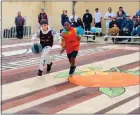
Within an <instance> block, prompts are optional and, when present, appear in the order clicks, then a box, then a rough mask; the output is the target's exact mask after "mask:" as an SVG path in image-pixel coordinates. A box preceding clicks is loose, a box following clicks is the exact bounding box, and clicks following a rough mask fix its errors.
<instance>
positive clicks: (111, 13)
mask: <svg viewBox="0 0 140 115" xmlns="http://www.w3.org/2000/svg"><path fill="white" fill-rule="evenodd" d="M114 16H115V13H114V12H112V8H111V7H109V8H108V12H106V14H105V16H104V20H106V34H108V31H109V23H110V22H111V20H112V18H113V17H114Z"/></svg>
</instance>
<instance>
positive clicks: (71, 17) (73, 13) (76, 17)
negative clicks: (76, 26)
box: [69, 12, 78, 22]
mask: <svg viewBox="0 0 140 115" xmlns="http://www.w3.org/2000/svg"><path fill="white" fill-rule="evenodd" d="M72 19H74V21H75V22H77V19H78V16H76V15H75V12H72V15H71V16H70V17H69V21H70V22H72Z"/></svg>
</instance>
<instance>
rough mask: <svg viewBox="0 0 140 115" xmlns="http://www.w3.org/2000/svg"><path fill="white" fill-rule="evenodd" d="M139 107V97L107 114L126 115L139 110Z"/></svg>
mask: <svg viewBox="0 0 140 115" xmlns="http://www.w3.org/2000/svg"><path fill="white" fill-rule="evenodd" d="M138 107H140V97H137V98H135V99H133V100H131V101H129V102H127V103H125V104H123V105H121V106H119V107H117V108H115V109H113V110H111V111H109V112H107V113H106V114H112V113H113V114H116V113H118V114H119V113H121V114H123V113H124V114H126V113H129V112H131V111H133V110H135V109H137V108H138Z"/></svg>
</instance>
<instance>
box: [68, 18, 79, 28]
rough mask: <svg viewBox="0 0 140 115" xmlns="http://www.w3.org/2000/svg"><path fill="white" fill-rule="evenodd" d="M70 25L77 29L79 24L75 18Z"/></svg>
mask: <svg viewBox="0 0 140 115" xmlns="http://www.w3.org/2000/svg"><path fill="white" fill-rule="evenodd" d="M70 24H71V27H77V22H75V20H74V19H73V18H72V19H71V22H70Z"/></svg>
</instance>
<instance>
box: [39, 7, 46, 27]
mask: <svg viewBox="0 0 140 115" xmlns="http://www.w3.org/2000/svg"><path fill="white" fill-rule="evenodd" d="M42 19H45V20H47V22H48V16H47V14H46V13H45V11H44V9H43V8H42V9H41V12H40V13H39V15H38V23H39V28H40V26H41V20H42Z"/></svg>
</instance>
